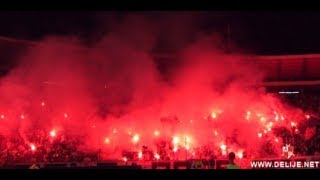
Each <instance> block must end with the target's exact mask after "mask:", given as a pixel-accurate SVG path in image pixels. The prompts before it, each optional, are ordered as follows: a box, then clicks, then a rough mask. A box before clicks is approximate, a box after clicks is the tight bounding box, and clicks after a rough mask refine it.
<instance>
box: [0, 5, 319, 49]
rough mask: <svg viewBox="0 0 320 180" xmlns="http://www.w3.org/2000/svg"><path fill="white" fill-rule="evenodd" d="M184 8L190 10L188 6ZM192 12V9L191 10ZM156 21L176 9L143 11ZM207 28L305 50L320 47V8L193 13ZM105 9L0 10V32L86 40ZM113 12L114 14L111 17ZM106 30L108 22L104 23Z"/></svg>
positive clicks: (246, 42)
mask: <svg viewBox="0 0 320 180" xmlns="http://www.w3.org/2000/svg"><path fill="white" fill-rule="evenodd" d="M185 13H186V12H185ZM190 13H191V12H190ZM105 14H107V15H105V16H103V17H106V16H109V18H107V19H106V20H105V21H104V22H106V24H107V23H108V22H107V21H110V20H111V21H118V20H121V18H124V17H125V16H127V15H128V14H130V13H129V12H109V13H105ZM138 14H140V15H141V16H150V17H151V16H152V17H154V21H157V18H159V17H160V18H161V16H165V17H166V18H168V17H169V18H170V16H171V15H174V14H175V12H162V13H160V12H158V13H157V12H150V13H148V12H143V13H142V12H141V13H138ZM193 14H195V16H196V18H195V19H197V22H199V24H198V25H199V27H200V29H201V31H203V32H210V31H212V30H215V31H218V32H219V33H221V34H224V35H226V32H227V28H226V27H227V25H228V24H229V25H230V34H229V35H230V39H231V40H232V41H233V42H235V44H237V46H238V47H241V48H243V49H247V50H249V51H250V52H254V53H257V54H301V53H319V52H320V13H316V12H259V11H257V12H245V11H244V12H226V11H222V12H202V13H201V12H198V13H194V12H193ZM100 15H101V12H99V13H97V12H93V11H92V12H81V11H70V12H67V11H65V12H60V11H59V12H46V11H42V12H41V11H37V12H32V11H30V12H3V11H2V12H0V22H1V28H0V36H6V37H12V38H17V39H27V40H39V39H41V38H42V37H44V36H46V35H75V36H79V37H81V38H83V39H85V40H90V39H92V38H93V37H96V34H97V32H99V29H100V27H102V26H101V17H100ZM110 17H111V18H110ZM103 27H104V30H106V29H107V28H106V27H108V26H103Z"/></svg>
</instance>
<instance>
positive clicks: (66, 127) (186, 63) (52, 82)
mask: <svg viewBox="0 0 320 180" xmlns="http://www.w3.org/2000/svg"><path fill="white" fill-rule="evenodd" d="M186 14H187V13H186ZM186 14H185V15H184V16H183V15H180V16H174V17H171V16H169V15H167V16H163V17H165V18H162V19H161V18H160V20H159V23H158V22H155V21H153V20H152V18H151V17H147V16H142V15H139V14H138V15H133V16H131V15H130V16H127V17H125V18H123V19H122V20H121V21H119V22H116V23H113V26H112V28H111V30H109V31H108V32H106V33H105V34H104V36H103V38H100V39H99V40H97V41H96V42H95V43H92V44H90V45H87V44H83V43H81V42H80V41H78V40H75V39H74V38H69V37H46V38H45V39H44V40H43V41H41V42H40V43H39V44H38V45H35V46H32V47H30V48H29V49H28V50H27V52H26V53H25V54H23V55H22V57H21V58H20V59H19V62H20V63H19V65H18V66H17V67H15V68H14V69H12V70H11V71H10V73H9V74H8V75H7V76H5V77H3V78H2V79H1V86H0V94H1V95H0V98H1V103H0V108H1V112H0V113H2V115H4V118H3V119H1V122H0V123H1V125H0V133H1V134H4V135H6V136H16V135H17V133H16V132H18V134H19V135H20V136H21V137H23V139H24V140H25V142H27V143H32V138H31V137H30V135H29V134H32V132H33V131H37V130H39V129H45V130H46V131H50V130H52V129H55V130H56V131H57V133H58V134H59V133H60V134H68V135H74V136H77V137H81V139H82V140H83V144H82V147H81V148H83V149H85V150H90V151H91V150H97V149H102V151H103V152H104V154H105V157H106V158H111V157H120V153H121V151H122V150H135V151H139V150H140V149H141V146H142V145H149V146H150V147H152V148H154V147H155V141H157V138H159V137H155V136H154V132H155V131H157V132H158V133H159V134H160V135H159V136H160V137H161V138H168V139H171V138H172V137H173V136H177V137H178V136H179V137H180V138H181V139H182V138H183V137H186V136H188V137H190V138H191V140H190V141H191V142H190V146H191V148H196V147H201V146H203V145H206V144H211V145H212V146H213V147H217V148H218V149H220V147H221V146H222V145H225V144H228V142H227V139H230V138H231V139H232V138H233V136H235V138H233V140H232V141H233V142H232V143H229V144H230V146H229V144H228V148H231V149H230V150H233V151H244V149H246V150H248V151H252V152H258V150H259V148H260V147H261V146H262V144H263V142H264V141H263V140H261V138H260V137H259V136H260V135H259V134H260V133H261V134H263V136H265V135H264V134H266V133H265V131H267V130H268V127H269V121H271V119H272V121H273V118H276V117H277V118H279V120H278V119H277V121H282V120H281V117H282V116H285V117H286V118H290V120H287V119H286V120H283V122H281V124H284V123H285V122H286V126H287V125H288V122H289V123H290V122H291V121H294V122H298V120H299V119H300V116H301V115H302V112H300V111H298V110H295V109H293V108H290V107H287V106H284V105H283V104H282V103H281V102H280V101H279V100H278V99H277V98H276V97H274V96H272V95H269V94H267V93H266V92H264V90H263V89H262V90H260V89H257V88H254V87H253V86H252V85H253V84H255V83H259V82H262V80H263V73H262V71H261V70H260V69H256V68H255V67H254V66H252V65H251V64H250V62H246V60H245V57H246V55H242V54H237V55H228V54H225V53H223V52H224V51H223V50H222V49H220V47H221V46H220V43H221V39H220V40H219V38H217V37H219V34H214V35H212V36H211V35H208V36H201V38H198V39H193V38H192V37H197V35H196V34H199V30H198V29H197V28H195V25H196V24H197V19H196V18H195V19H193V20H192V19H190V16H188V15H186ZM167 20H168V21H167ZM180 25H181V26H180ZM200 33H201V32H200ZM166 38H167V39H166ZM159 39H161V41H162V43H163V41H165V42H167V43H169V44H172V46H173V47H174V48H175V47H176V46H178V47H181V48H177V50H178V51H177V53H176V54H177V56H176V57H177V62H179V63H176V64H174V68H173V70H171V71H172V73H170V76H169V77H170V78H169V81H165V80H163V76H165V74H163V73H162V72H163V71H161V69H160V70H159V67H158V66H157V60H156V58H155V57H154V56H153V54H152V51H153V50H154V49H156V48H157V46H158V43H159V42H160V41H159ZM187 42H189V43H187ZM174 43H176V44H175V45H173V44H174ZM180 44H183V45H180ZM161 68H163V67H161ZM249 111H250V112H249ZM292 111H293V113H292ZM248 113H250V117H249V118H248V116H249V115H248ZM292 114H295V115H297V114H298V115H297V117H291V116H289V115H292ZM22 115H23V118H21V116H22ZM175 116H176V117H177V119H176V121H175V118H171V119H170V118H167V119H170V120H164V119H163V118H165V117H175ZM172 119H173V120H172ZM274 123H276V122H274ZM279 125H280V124H279ZM274 126H276V125H274ZM289 126H290V125H289ZM270 127H271V126H270ZM269 131H270V130H268V135H266V136H268V137H266V138H265V139H270V138H272V141H273V139H274V138H276V137H275V136H274V135H272V132H269ZM137 136H139V140H136V142H132V140H133V139H132V138H135V137H137ZM105 138H108V139H109V141H110V142H111V143H110V144H106V143H105ZM136 139H138V138H136ZM133 141H135V140H133ZM181 141H183V140H181ZM235 141H236V142H235ZM183 145H185V144H183V143H182V144H181V146H183ZM275 146H276V147H277V148H278V150H279V148H280V147H281V144H280V143H279V144H276V145H275ZM277 148H276V149H277Z"/></svg>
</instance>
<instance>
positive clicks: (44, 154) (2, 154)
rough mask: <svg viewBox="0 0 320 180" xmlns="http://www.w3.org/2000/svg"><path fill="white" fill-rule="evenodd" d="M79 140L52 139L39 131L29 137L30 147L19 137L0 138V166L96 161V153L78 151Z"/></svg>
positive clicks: (67, 138) (66, 137)
mask: <svg viewBox="0 0 320 180" xmlns="http://www.w3.org/2000/svg"><path fill="white" fill-rule="evenodd" d="M80 139H81V138H79V137H74V136H59V137H56V138H54V139H53V138H50V137H48V136H45V132H44V131H41V130H39V131H36V132H34V133H33V136H32V137H30V140H32V142H34V144H32V145H30V143H26V142H25V141H24V140H23V138H22V137H20V136H18V137H13V138H11V139H7V138H5V137H3V136H0V166H10V165H12V164H16V163H26V162H43V163H52V162H81V161H83V160H84V159H85V158H90V159H91V160H93V161H97V158H98V155H97V153H85V152H83V151H79V150H78V147H79V145H80V144H81V142H80V141H79V140H80ZM32 146H33V147H32Z"/></svg>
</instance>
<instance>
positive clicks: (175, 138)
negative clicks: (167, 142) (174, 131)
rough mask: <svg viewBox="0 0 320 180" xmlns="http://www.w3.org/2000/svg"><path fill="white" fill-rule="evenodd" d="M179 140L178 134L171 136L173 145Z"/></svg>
mask: <svg viewBox="0 0 320 180" xmlns="http://www.w3.org/2000/svg"><path fill="white" fill-rule="evenodd" d="M179 141H180V139H179V137H178V136H174V137H173V140H172V142H173V144H174V145H177V144H179Z"/></svg>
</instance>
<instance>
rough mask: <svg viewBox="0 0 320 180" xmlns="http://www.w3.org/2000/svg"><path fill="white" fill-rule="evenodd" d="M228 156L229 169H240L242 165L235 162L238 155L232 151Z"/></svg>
mask: <svg viewBox="0 0 320 180" xmlns="http://www.w3.org/2000/svg"><path fill="white" fill-rule="evenodd" d="M228 157H229V164H228V165H227V169H240V166H239V165H237V164H236V163H235V162H234V160H235V159H236V155H235V154H234V152H230V153H229V155H228Z"/></svg>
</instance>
